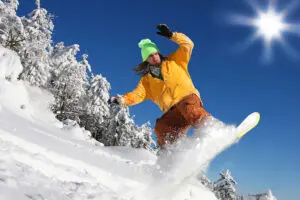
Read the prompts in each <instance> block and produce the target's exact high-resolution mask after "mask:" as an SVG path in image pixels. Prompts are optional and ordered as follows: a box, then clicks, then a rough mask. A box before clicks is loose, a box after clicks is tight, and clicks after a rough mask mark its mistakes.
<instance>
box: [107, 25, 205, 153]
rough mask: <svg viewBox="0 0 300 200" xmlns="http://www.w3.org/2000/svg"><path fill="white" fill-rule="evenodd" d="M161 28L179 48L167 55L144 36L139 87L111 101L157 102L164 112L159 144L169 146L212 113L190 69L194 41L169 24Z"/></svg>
mask: <svg viewBox="0 0 300 200" xmlns="http://www.w3.org/2000/svg"><path fill="white" fill-rule="evenodd" d="M157 29H158V30H159V32H157V34H158V35H161V36H164V37H166V38H168V39H170V40H171V41H173V42H175V43H177V44H178V45H179V48H178V49H177V50H176V51H175V52H173V53H171V54H170V55H169V56H167V57H165V56H163V55H162V54H161V53H160V51H159V49H158V47H157V46H156V44H155V43H153V42H152V41H151V40H150V39H142V40H141V41H140V42H139V44H138V46H139V47H140V48H141V54H142V60H143V62H142V63H140V64H139V65H138V67H137V68H135V69H134V71H135V72H136V73H138V74H139V75H141V79H140V81H139V83H138V85H137V87H136V88H135V89H134V90H133V91H132V92H129V93H127V94H125V95H122V96H115V97H111V98H110V100H109V103H110V104H118V105H121V106H132V105H135V104H138V103H141V102H143V101H144V100H146V99H150V100H152V101H153V102H154V103H156V104H157V105H158V106H159V107H160V109H161V110H162V112H163V115H162V116H161V117H160V118H158V119H157V120H156V125H155V133H156V135H157V138H158V140H157V143H158V145H159V147H160V148H165V147H166V145H167V144H172V143H174V142H175V141H176V140H177V139H178V138H180V137H182V136H184V135H185V134H186V133H187V131H188V130H189V128H190V127H191V126H193V127H194V128H199V127H200V126H201V123H203V119H204V118H206V117H207V116H210V114H209V113H208V112H207V111H206V110H205V109H204V108H203V103H202V100H201V97H200V93H199V92H198V90H197V89H196V88H195V87H194V84H193V82H192V79H191V77H190V75H189V72H188V63H189V60H190V57H191V54H192V49H193V46H194V43H193V42H192V41H191V40H190V39H189V38H188V37H187V36H186V35H184V34H183V33H178V32H172V31H171V30H170V29H169V28H168V26H167V25H165V24H159V25H158V26H157Z"/></svg>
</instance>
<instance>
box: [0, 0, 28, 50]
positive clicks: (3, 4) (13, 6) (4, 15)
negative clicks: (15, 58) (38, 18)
mask: <svg viewBox="0 0 300 200" xmlns="http://www.w3.org/2000/svg"><path fill="white" fill-rule="evenodd" d="M18 5H19V2H18V0H6V1H1V0H0V44H1V45H2V46H4V47H6V48H9V49H12V50H14V51H16V52H17V50H18V49H19V48H20V45H21V42H22V41H23V40H24V37H23V24H22V22H21V19H20V18H19V17H18V16H17V15H16V10H17V8H18Z"/></svg>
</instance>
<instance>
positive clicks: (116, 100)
mask: <svg viewBox="0 0 300 200" xmlns="http://www.w3.org/2000/svg"><path fill="white" fill-rule="evenodd" d="M107 103H108V104H110V105H111V104H116V105H122V104H123V99H122V97H111V98H110V99H109V100H108V102H107Z"/></svg>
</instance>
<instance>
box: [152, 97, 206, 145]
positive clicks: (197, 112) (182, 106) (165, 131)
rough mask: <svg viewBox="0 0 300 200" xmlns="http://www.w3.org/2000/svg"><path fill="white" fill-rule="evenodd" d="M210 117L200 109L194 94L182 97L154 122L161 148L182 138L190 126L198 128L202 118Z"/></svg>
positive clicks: (198, 100)
mask: <svg viewBox="0 0 300 200" xmlns="http://www.w3.org/2000/svg"><path fill="white" fill-rule="evenodd" d="M207 116H210V114H209V113H208V112H206V111H205V110H204V108H203V107H202V102H201V100H200V98H199V97H198V96H197V95H196V94H190V95H188V96H186V97H184V98H183V99H182V100H181V101H179V102H178V103H177V104H175V105H174V106H172V107H171V108H170V109H169V110H168V111H167V112H166V113H164V114H163V115H162V116H161V117H160V118H158V119H157V120H156V125H155V133H156V136H157V139H158V140H157V143H158V145H159V146H160V147H161V148H164V146H165V144H172V143H174V142H175V141H176V140H177V139H178V138H180V137H182V136H184V135H185V134H186V133H187V131H188V130H189V128H190V127H191V126H194V127H195V126H199V125H201V122H202V121H203V118H205V117H207Z"/></svg>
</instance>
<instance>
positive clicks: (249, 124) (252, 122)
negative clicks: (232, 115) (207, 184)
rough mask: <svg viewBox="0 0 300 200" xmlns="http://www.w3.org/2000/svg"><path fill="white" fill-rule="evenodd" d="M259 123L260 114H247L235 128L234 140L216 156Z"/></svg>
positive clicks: (188, 174)
mask: <svg viewBox="0 0 300 200" xmlns="http://www.w3.org/2000/svg"><path fill="white" fill-rule="evenodd" d="M259 121H260V113H258V112H253V113H251V114H249V115H248V116H247V117H246V118H245V119H244V120H243V121H242V122H241V123H240V124H239V125H238V127H237V128H236V138H235V139H233V140H232V142H230V143H229V144H226V145H225V146H224V148H223V149H222V150H221V151H220V152H218V153H217V154H220V153H222V152H223V151H225V150H226V149H227V148H229V147H231V146H232V145H233V144H235V143H237V142H238V141H239V140H241V139H242V138H243V137H244V136H245V135H246V134H247V133H249V132H250V131H251V130H252V129H253V128H255V127H256V126H257V124H258V123H259ZM213 158H215V157H212V158H211V159H210V160H208V162H209V161H211V160H212V159H213ZM200 169H201V166H200V167H196V168H195V170H193V171H190V172H189V173H187V175H186V176H185V178H184V179H183V180H187V179H189V178H190V177H192V176H196V175H197V173H199V170H200Z"/></svg>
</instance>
